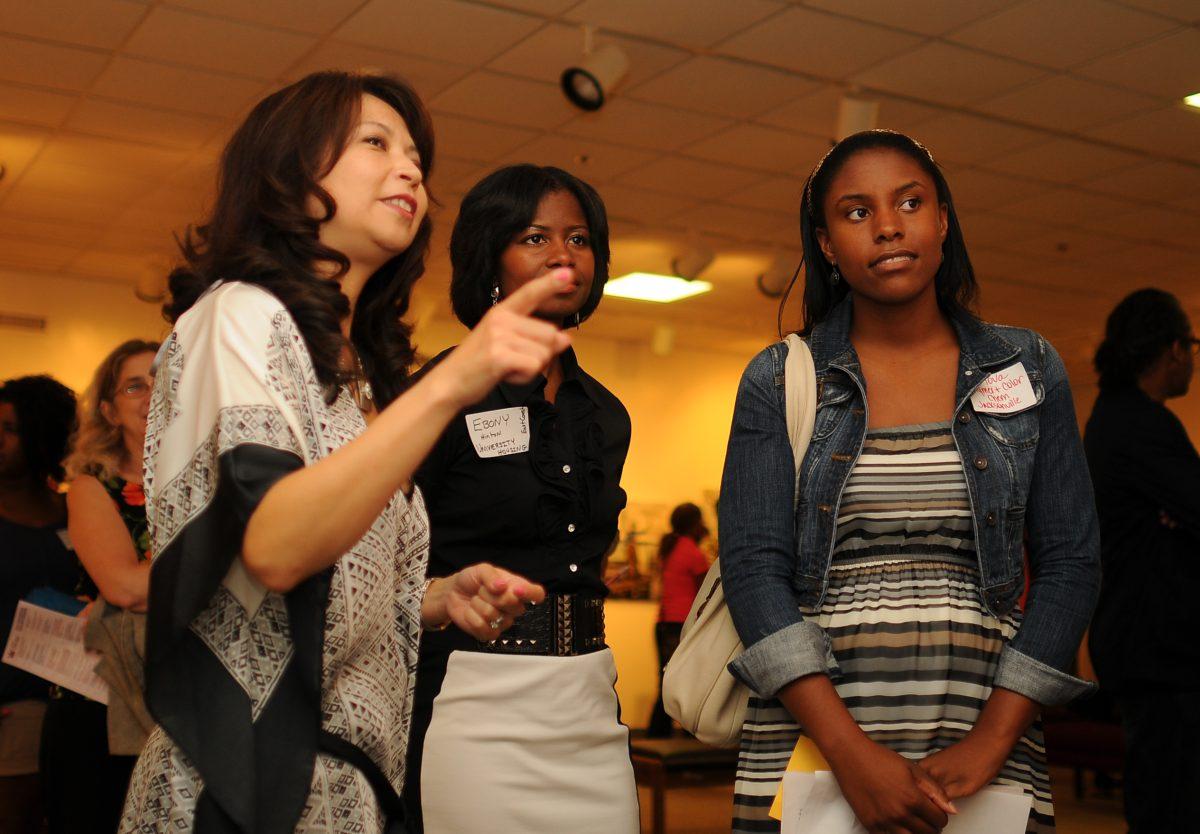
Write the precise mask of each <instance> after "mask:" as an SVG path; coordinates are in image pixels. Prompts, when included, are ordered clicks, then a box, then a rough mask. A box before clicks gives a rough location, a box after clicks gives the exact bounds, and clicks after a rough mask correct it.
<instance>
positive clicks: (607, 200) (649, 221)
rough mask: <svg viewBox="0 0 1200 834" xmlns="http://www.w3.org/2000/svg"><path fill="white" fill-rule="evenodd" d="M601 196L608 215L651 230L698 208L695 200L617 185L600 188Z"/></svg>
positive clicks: (607, 184) (608, 184) (609, 184)
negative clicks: (691, 209)
mask: <svg viewBox="0 0 1200 834" xmlns="http://www.w3.org/2000/svg"><path fill="white" fill-rule="evenodd" d="M600 196H601V197H603V198H604V205H605V208H607V209H608V214H609V216H611V217H614V218H624V219H627V220H633V221H635V222H637V223H641V224H646V225H648V226H651V227H653V226H655V225H658V224H661V223H664V222H669V221H670V220H671V218H672V217H675V216H676V215H678V214H679V213H680V212H682V211H684V210H685V209H689V208H691V207H692V206H694V205H696V201H695V200H694V199H692V198H688V197H680V196H678V195H675V194H664V193H662V192H659V191H647V190H646V189H644V188H632V187H630V186H627V185H617V184H614V183H606V184H605V185H604V186H603V187H602V188H601V189H600Z"/></svg>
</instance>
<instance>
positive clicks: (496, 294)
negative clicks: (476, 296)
mask: <svg viewBox="0 0 1200 834" xmlns="http://www.w3.org/2000/svg"><path fill="white" fill-rule="evenodd" d="M499 303H500V285H499V284H496V285H495V286H494V287H492V306H493V307H495V306H496V305H497V304H499Z"/></svg>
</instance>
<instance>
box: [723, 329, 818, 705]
mask: <svg viewBox="0 0 1200 834" xmlns="http://www.w3.org/2000/svg"><path fill="white" fill-rule="evenodd" d="M783 354H784V348H783V347H782V346H779V345H774V346H772V347H770V348H767V349H766V350H764V351H763V352H762V353H760V354H759V355H758V356H756V357H755V358H754V359H753V360H751V362H750V364H749V365H748V366H747V368H746V371H745V373H744V374H743V375H742V380H741V383H740V385H739V386H738V393H737V401H736V402H735V404H734V410H733V426H732V427H731V429H730V432H729V447H728V450H727V451H726V454H725V470H724V474H723V475H722V477H721V500H720V509H719V521H720V531H721V539H720V559H721V582H722V584H723V585H724V589H725V601H726V604H727V605H728V606H729V613H730V615H731V616H732V618H733V624H734V627H735V628H736V629H737V632H738V635H739V636H740V637H741V639H742V645H743V646H746V647H747V648H746V649H745V650H744V651H743V652H742V654H741V655H739V656H738V657H737V658H736V659H735V660H734V661H733V662H732V663H730V664H729V671H730V672H731V673H732V674H733V675H734V676H735V677H736V678H738V679H739V680H740V681H742V682H743V683H745V684H746V685H747V686H749V687H750V688H751V689H752V690H754V691H755V692H757V693H758V694H759V695H760V696H762V697H764V698H769V697H772V696H774V695H775V694H776V693H777V692H778V691H779V690H780V689H781V688H783V687H784V686H786V685H787V684H789V683H791V682H792V681H794V680H796V679H797V678H801V677H804V676H805V675H811V674H813V673H816V672H822V673H828V674H836V673H837V663H836V661H835V660H834V658H833V652H832V649H831V643H830V640H829V637H828V635H827V634H826V633H825V631H824V630H823V629H822V628H821V627H820V626H818V625H817V624H816V623H814V622H811V621H808V620H805V619H804V617H803V616H802V614H801V613H800V606H799V603H798V602H797V600H796V597H795V594H794V593H793V592H792V575H793V573H794V570H795V564H796V530H795V510H794V504H793V502H794V500H795V496H794V490H795V477H796V475H795V465H794V463H793V461H792V447H791V442H790V441H789V440H788V433H787V420H786V418H785V417H784V411H783V399H782V392H781V390H780V388H779V386H778V385H777V384H776V376H777V374H778V375H780V376H781V375H782V373H783V361H782V355H783Z"/></svg>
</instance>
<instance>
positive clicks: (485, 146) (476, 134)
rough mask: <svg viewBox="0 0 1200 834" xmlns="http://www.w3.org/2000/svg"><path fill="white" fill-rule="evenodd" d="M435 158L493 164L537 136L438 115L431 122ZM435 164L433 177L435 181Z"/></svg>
mask: <svg viewBox="0 0 1200 834" xmlns="http://www.w3.org/2000/svg"><path fill="white" fill-rule="evenodd" d="M433 128H434V133H435V136H436V139H437V155H438V156H439V157H441V156H451V157H455V158H458V159H467V160H471V161H474V162H493V161H495V160H497V159H499V158H501V157H502V156H504V155H505V154H507V153H509V152H511V151H514V150H516V149H517V148H519V147H521V145H524V144H526V143H527V142H529V141H530V140H532V139H533V138H534V137H535V136H537V133H536V132H535V131H532V130H526V129H524V128H519V127H507V126H505V125H495V124H489V123H487V122H480V121H476V120H474V119H462V118H459V117H458V116H449V115H445V114H441V113H439V114H438V115H437V116H435V117H434V120H433ZM437 165H438V163H437V162H435V163H434V172H433V176H434V178H435V180H436V179H437V177H438V170H437Z"/></svg>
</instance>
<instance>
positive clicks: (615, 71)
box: [561, 26, 629, 111]
mask: <svg viewBox="0 0 1200 834" xmlns="http://www.w3.org/2000/svg"><path fill="white" fill-rule="evenodd" d="M594 36H595V30H594V29H593V28H592V27H591V26H585V27H583V60H582V61H580V63H579V65H578V66H570V67H567V68H566V69H565V70H563V74H562V78H561V83H562V90H563V95H565V96H566V97H567V101H569V102H571V103H572V104H574V105H575V106H576V107H578V108H579V109H581V110H588V111H592V110H599V109H600V108H601V107H603V106H604V102H605V101H607V100H608V97H609V96H610V95H612V91H613V90H614V89H615V88H616V86H617V85H618V84H620V83H621V80H622V79H623V78H624V77H625V74H626V73H627V72H629V56H628V55H626V54H625V51H624V50H623V49H621V47H619V46H617V45H616V44H607V45H605V46H602V47H600V48H599V49H593V48H592V40H593V38H594Z"/></svg>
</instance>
